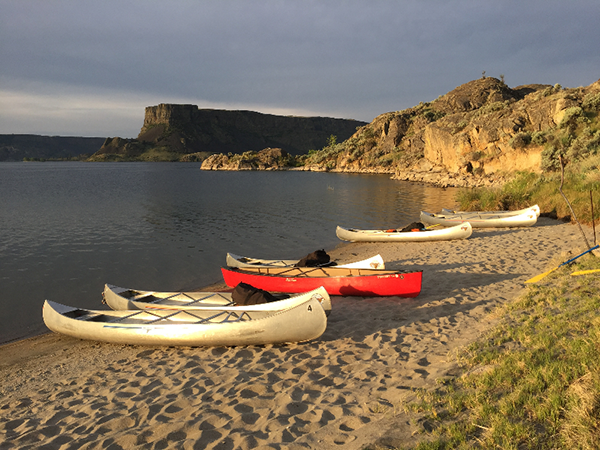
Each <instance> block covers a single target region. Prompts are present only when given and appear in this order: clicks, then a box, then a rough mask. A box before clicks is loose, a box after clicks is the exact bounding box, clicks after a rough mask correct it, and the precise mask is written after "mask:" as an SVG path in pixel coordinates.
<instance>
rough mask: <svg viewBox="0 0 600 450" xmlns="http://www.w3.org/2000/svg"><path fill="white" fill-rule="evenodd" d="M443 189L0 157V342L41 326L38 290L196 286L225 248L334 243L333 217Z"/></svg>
mask: <svg viewBox="0 0 600 450" xmlns="http://www.w3.org/2000/svg"><path fill="white" fill-rule="evenodd" d="M455 192H456V190H455V189H440V188H434V187H431V186H424V185H420V184H413V183H408V182H402V181H394V180H390V177H389V175H358V174H332V173H313V172H295V171H293V172H207V171H201V170H200V164H196V163H83V162H46V163H33V162H27V163H25V162H23V163H0V232H1V234H0V343H2V342H7V341H9V340H13V339H21V338H25V337H29V336H32V335H35V334H39V333H41V332H44V331H47V329H46V328H45V326H44V324H43V321H42V318H41V309H42V304H43V301H44V299H49V300H54V301H57V302H59V303H64V304H67V305H73V306H78V307H83V308H89V309H103V308H105V306H103V305H102V304H101V292H102V289H103V287H104V284H105V283H110V284H115V285H117V286H123V287H129V288H136V289H146V290H180V289H194V288H199V287H201V286H205V285H208V284H212V283H215V282H219V281H221V280H222V279H221V272H220V267H221V266H222V265H224V263H225V254H226V253H227V252H232V253H236V254H241V255H245V256H256V257H263V258H290V259H292V258H300V257H302V256H304V255H306V254H307V253H309V252H311V251H314V250H316V249H319V248H325V249H326V250H327V249H332V248H334V247H335V246H337V245H338V244H340V243H341V241H340V240H339V239H338V238H337V237H336V235H335V227H336V225H341V226H349V227H359V228H392V227H399V226H404V225H406V224H408V223H410V222H412V221H415V220H418V217H419V211H420V210H429V211H432V210H435V211H437V210H439V209H440V208H442V207H448V205H453V204H454V195H455Z"/></svg>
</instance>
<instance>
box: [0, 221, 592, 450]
mask: <svg viewBox="0 0 600 450" xmlns="http://www.w3.org/2000/svg"><path fill="white" fill-rule="evenodd" d="M586 232H588V233H589V230H587V229H586ZM588 237H589V234H588ZM582 246H583V242H582V239H581V235H580V233H579V229H578V227H577V226H576V225H572V224H568V223H564V222H560V221H557V220H554V219H549V218H545V217H540V219H539V220H538V223H537V224H536V225H535V226H533V227H530V228H515V229H507V228H500V229H475V230H474V231H473V235H472V236H471V237H470V238H469V239H466V240H461V241H438V242H426V243H347V242H340V244H338V245H337V246H336V247H335V248H333V249H331V250H327V253H328V254H329V255H330V256H331V257H332V259H335V260H338V261H344V262H346V261H348V262H350V261H352V260H358V259H363V258H366V257H369V256H372V255H375V254H377V253H380V254H381V255H382V257H383V259H384V260H385V261H386V267H388V268H392V269H404V268H409V267H410V268H416V269H423V289H422V292H421V295H420V296H418V297H416V298H413V299H407V298H398V297H393V298H387V297H373V298H359V297H335V296H334V297H332V303H333V311H332V313H331V315H330V317H329V319H328V326H327V330H326V331H325V333H324V334H323V336H321V338H319V339H317V340H315V341H311V342H308V343H303V344H288V345H279V346H250V347H226V348H225V347H217V348H203V347H197V348H191V347H151V346H148V347H145V346H128V345H115V344H104V343H99V342H94V341H81V340H78V339H75V338H70V337H68V336H61V335H57V334H55V333H52V332H50V333H46V334H43V335H41V336H35V337H31V338H27V339H23V340H19V341H16V342H9V343H6V344H3V345H0V376H2V378H3V380H5V381H3V383H2V387H1V390H0V411H2V412H3V413H2V414H1V415H0V437H3V439H4V441H5V442H9V443H10V444H9V445H12V446H11V447H7V448H24V447H26V446H28V445H31V444H32V443H34V442H37V443H39V444H40V445H41V444H52V445H54V446H56V447H57V448H58V447H60V445H59V443H61V442H64V445H65V446H66V444H68V445H74V444H77V445H78V446H79V447H82V448H102V447H103V446H108V445H110V444H114V445H118V446H121V447H123V448H128V447H132V446H135V445H145V446H150V445H157V444H158V443H159V442H161V443H163V444H165V445H167V444H168V445H167V446H169V447H173V446H177V447H183V448H188V447H189V448H191V447H193V446H194V445H199V446H201V447H202V448H222V447H227V448H240V449H246V448H248V449H249V448H256V447H266V446H269V448H275V449H296V448H297V449H306V448H315V449H317V448H318V449H329V448H342V447H343V448H344V449H350V450H353V449H356V450H359V449H361V448H362V447H364V446H366V445H368V444H373V443H376V442H378V443H380V444H382V445H384V444H385V445H396V446H398V445H400V444H401V445H409V444H410V443H411V442H416V441H415V439H416V437H415V435H413V433H414V432H415V431H416V430H417V429H418V427H419V423H421V422H422V416H419V415H418V414H416V415H408V414H406V413H405V412H404V408H403V405H406V403H407V402H410V401H412V400H414V399H415V394H414V392H415V390H416V389H426V390H427V389H433V388H435V386H436V383H437V382H438V380H440V379H444V378H446V377H452V376H456V375H457V374H458V373H459V366H458V362H457V359H456V352H457V351H459V350H460V349H461V348H464V347H465V346H467V345H469V344H470V343H472V342H474V341H475V340H476V339H477V338H478V337H480V336H481V335H482V334H485V332H486V331H487V330H489V329H490V327H492V326H493V325H494V324H495V323H496V322H497V321H498V320H499V319H498V318H497V317H495V316H494V315H493V311H494V308H495V307H496V306H498V305H501V304H505V303H507V302H510V301H512V300H514V299H515V298H517V297H518V295H519V294H520V293H521V292H522V291H523V289H524V288H525V285H524V284H523V282H524V281H525V280H527V279H529V278H531V277H532V276H534V275H537V274H539V273H542V272H545V271H546V270H548V269H549V268H551V267H552V266H556V265H558V264H560V263H562V262H564V261H566V260H567V259H569V257H572V256H574V255H577V254H579V253H580V251H578V250H579V249H580V248H582ZM217 284H219V283H216V284H213V285H210V286H213V287H214V288H216V286H217ZM220 284H221V285H224V283H222V282H221V283H220ZM417 437H418V436H417ZM61 439H62V441H61ZM0 440H2V439H0ZM161 445H162V444H161Z"/></svg>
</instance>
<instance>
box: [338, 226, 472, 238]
mask: <svg viewBox="0 0 600 450" xmlns="http://www.w3.org/2000/svg"><path fill="white" fill-rule="evenodd" d="M472 233H473V228H472V227H471V224H470V223H469V222H465V223H461V224H458V225H455V226H452V227H449V228H438V229H431V230H423V231H407V232H399V231H394V232H388V231H385V230H357V229H355V228H343V227H340V226H338V227H337V229H336V231H335V234H336V235H337V237H338V238H340V239H341V240H343V241H350V242H426V241H447V240H452V239H466V238H468V237H469V236H471V234H472Z"/></svg>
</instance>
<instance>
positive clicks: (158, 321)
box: [43, 292, 327, 347]
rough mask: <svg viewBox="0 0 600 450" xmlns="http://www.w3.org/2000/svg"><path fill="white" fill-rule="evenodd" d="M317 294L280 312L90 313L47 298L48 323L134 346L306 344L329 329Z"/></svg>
mask: <svg viewBox="0 0 600 450" xmlns="http://www.w3.org/2000/svg"><path fill="white" fill-rule="evenodd" d="M317 297H318V296H317V295H316V294H314V293H312V292H309V293H306V294H305V295H304V296H298V297H296V299H297V304H296V305H295V306H291V307H287V308H285V309H280V310H275V311H272V310H263V311H238V310H237V309H236V307H224V308H223V309H222V310H193V311H192V310H185V311H183V310H176V311H168V310H148V309H144V310H139V311H112V310H106V311H90V310H86V309H79V308H74V307H71V306H66V305H61V304H60V303H55V302H51V301H48V300H46V301H45V302H44V307H43V317H44V323H45V324H46V326H47V327H48V328H50V329H51V330H52V331H54V332H57V333H62V334H66V335H68V336H72V337H75V338H79V339H90V340H94V341H103V342H111V343H115V344H130V345H169V346H173V345H184V346H192V347H195V346H236V345H266V344H282V343H288V342H304V341H309V340H312V339H316V338H318V337H319V336H321V335H322V334H323V332H324V331H325V329H326V328H327V316H326V315H325V311H324V310H323V308H322V307H321V303H320V301H319V299H318V298H317Z"/></svg>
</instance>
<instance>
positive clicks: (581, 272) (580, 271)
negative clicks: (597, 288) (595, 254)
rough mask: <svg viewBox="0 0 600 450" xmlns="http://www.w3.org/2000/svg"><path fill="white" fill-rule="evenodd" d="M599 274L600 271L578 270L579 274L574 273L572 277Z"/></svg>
mask: <svg viewBox="0 0 600 450" xmlns="http://www.w3.org/2000/svg"><path fill="white" fill-rule="evenodd" d="M597 272H600V269H591V270H578V271H577V272H573V273H572V274H571V276H572V277H576V276H578V275H587V274H588V273H597Z"/></svg>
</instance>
